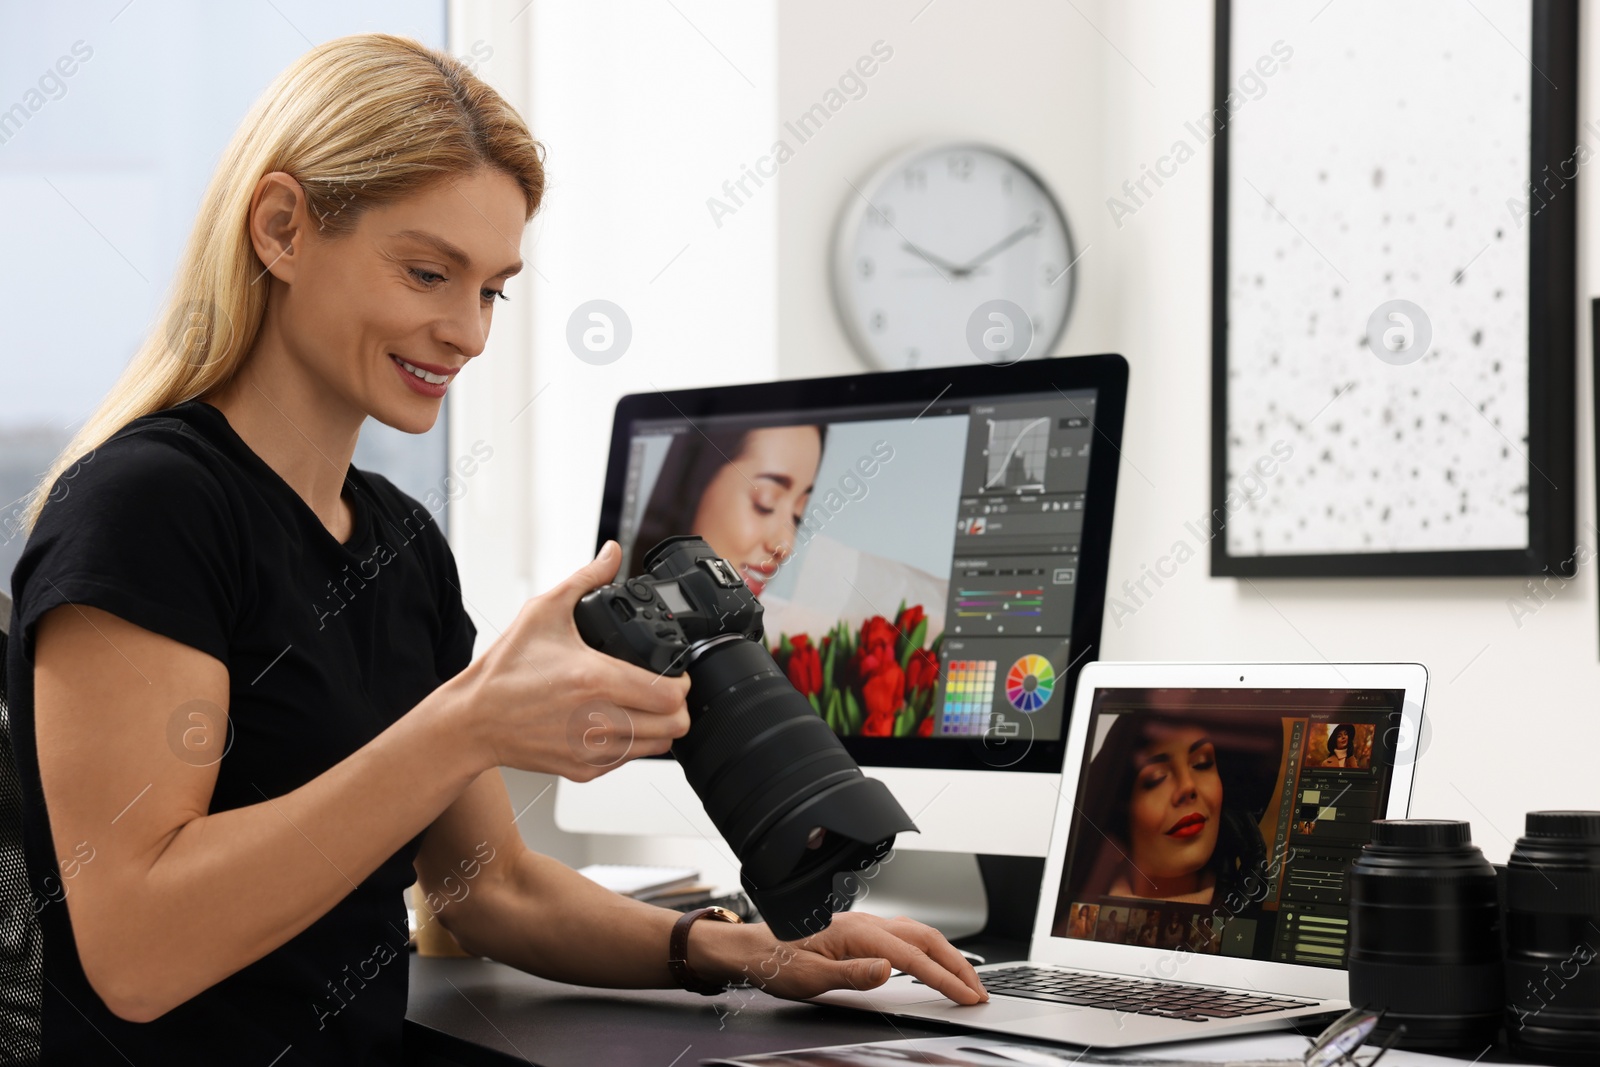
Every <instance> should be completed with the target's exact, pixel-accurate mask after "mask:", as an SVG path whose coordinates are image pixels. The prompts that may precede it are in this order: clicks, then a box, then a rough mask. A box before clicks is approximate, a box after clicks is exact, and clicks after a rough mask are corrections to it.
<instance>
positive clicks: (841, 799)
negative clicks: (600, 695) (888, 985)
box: [573, 534, 917, 941]
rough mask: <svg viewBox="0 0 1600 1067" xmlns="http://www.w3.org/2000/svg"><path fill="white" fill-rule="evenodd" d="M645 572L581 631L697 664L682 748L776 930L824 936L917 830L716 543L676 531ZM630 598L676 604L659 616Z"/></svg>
mask: <svg viewBox="0 0 1600 1067" xmlns="http://www.w3.org/2000/svg"><path fill="white" fill-rule="evenodd" d="M644 567H645V569H646V571H648V572H649V575H650V577H635V578H630V579H628V580H627V581H625V582H623V583H622V584H620V585H608V586H603V587H601V588H599V589H596V590H593V591H591V592H589V593H587V594H586V595H584V596H583V597H582V598H580V599H579V601H578V603H577V606H576V607H575V608H574V610H573V618H574V621H576V623H577V625H578V632H579V633H580V634H581V635H582V636H583V639H584V640H585V641H586V642H588V643H589V645H590V646H592V647H594V648H597V649H599V650H600V651H602V652H605V653H607V654H608V655H612V656H616V657H618V658H619V659H624V660H627V661H629V662H631V663H634V664H637V665H639V666H642V667H645V668H647V669H650V670H654V671H657V672H659V673H661V674H678V673H680V672H682V671H684V670H685V668H687V672H688V675H689V732H688V733H686V734H684V735H683V736H682V737H680V738H678V740H677V741H675V742H674V743H673V745H672V754H673V755H674V756H675V757H677V760H678V763H679V764H680V765H681V766H682V767H683V773H684V777H685V778H687V779H688V782H689V785H690V786H691V787H692V788H693V789H694V791H695V794H696V795H697V796H698V797H699V798H700V801H701V803H703V804H704V805H705V809H706V814H707V815H709V816H710V817H711V821H712V822H713V823H715V824H716V827H717V830H718V831H719V832H720V833H721V834H722V836H723V838H724V839H726V840H727V842H728V844H729V845H730V846H732V848H733V851H734V854H735V855H737V856H738V857H739V863H740V865H741V866H740V870H739V879H740V881H741V882H743V884H744V888H745V892H747V893H749V894H750V899H751V900H753V901H754V902H755V905H756V907H757V908H759V909H760V910H761V915H762V918H764V919H765V920H766V921H767V925H768V927H769V928H770V929H771V931H772V932H773V934H775V935H776V936H777V937H779V938H780V939H782V940H785V941H794V940H797V939H799V938H803V937H809V936H810V935H812V934H815V933H819V932H820V931H822V930H824V929H826V928H827V926H828V924H829V923H830V922H831V921H832V920H833V913H834V912H836V911H842V910H844V909H845V908H846V907H848V906H849V904H850V902H851V900H852V899H853V898H854V897H855V896H856V895H857V894H858V893H859V892H860V891H861V888H862V881H861V880H862V879H865V878H870V877H872V875H873V874H874V873H876V872H875V871H874V870H873V868H874V867H875V865H876V864H878V863H880V862H882V861H883V860H884V859H885V858H887V855H888V852H889V849H890V847H891V846H892V845H893V844H894V839H895V835H896V834H899V833H901V832H903V831H907V830H910V831H915V830H916V828H917V827H916V824H915V823H913V822H912V821H911V817H910V816H909V815H907V814H906V813H905V809H903V808H901V807H900V804H899V802H897V801H896V800H895V799H894V795H893V794H892V793H890V792H889V789H888V787H887V786H885V785H884V784H883V783H882V782H879V781H876V780H875V779H872V778H868V777H867V776H866V775H864V774H862V773H861V768H860V767H858V766H856V761H855V760H853V759H851V758H850V753H848V752H846V751H845V748H844V745H843V744H841V743H840V741H839V739H838V737H836V736H834V733H833V731H832V730H831V729H829V727H828V724H827V723H825V722H824V721H823V720H822V718H821V717H820V716H819V715H818V714H817V713H816V711H815V710H814V709H813V708H812V707H811V703H810V702H809V701H808V700H806V698H805V697H803V696H801V695H800V693H799V691H798V690H796V689H795V687H794V685H793V684H792V683H791V682H790V681H789V679H788V678H787V677H786V676H785V675H784V673H783V671H782V670H780V669H779V668H778V664H777V661H776V660H774V659H773V658H772V653H770V652H768V651H767V646H766V645H765V644H763V643H762V637H763V633H762V624H761V615H762V612H761V605H760V603H759V602H757V600H756V599H755V597H754V596H752V595H751V593H750V590H749V589H748V588H747V587H746V585H745V582H744V579H743V578H741V577H740V575H739V572H738V571H737V570H735V569H734V567H733V566H732V565H731V564H730V563H728V561H727V560H725V559H722V558H721V557H720V556H718V555H717V554H716V553H715V552H713V551H712V550H711V546H710V545H708V544H706V542H705V539H704V538H701V537H699V536H696V535H694V534H679V535H675V536H673V537H668V538H665V539H664V540H662V541H660V542H658V543H657V544H656V545H655V547H653V548H652V549H650V551H649V552H647V553H646V554H645V556H644ZM630 598H631V600H636V601H639V602H640V603H645V604H648V603H652V602H654V603H659V604H664V605H666V606H667V607H669V608H670V609H671V611H670V613H668V612H663V614H662V616H661V617H660V618H659V619H654V620H651V619H647V618H646V617H645V616H646V615H648V612H646V611H643V610H641V611H638V612H636V611H635V608H634V606H633V604H632V603H631V602H630ZM658 598H659V600H658ZM667 620H671V622H668V621H667Z"/></svg>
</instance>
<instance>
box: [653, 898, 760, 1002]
mask: <svg viewBox="0 0 1600 1067" xmlns="http://www.w3.org/2000/svg"><path fill="white" fill-rule="evenodd" d="M697 919H716V920H717V921H718V922H725V923H742V922H744V920H743V919H741V918H739V916H738V914H737V913H736V912H731V911H729V910H728V909H727V908H719V907H717V906H716V905H712V906H711V907H708V908H696V909H695V910H694V911H689V912H685V913H684V914H683V917H682V918H680V919H679V920H678V921H677V922H675V923H673V924H672V939H671V942H670V943H669V944H668V946H667V967H668V969H669V970H671V971H672V977H674V978H676V979H677V980H678V984H679V985H681V986H683V988H685V989H687V990H688V991H689V992H691V993H699V994H701V995H703V996H708V997H714V996H716V995H717V994H718V993H725V992H727V989H728V986H729V985H730V984H731V983H729V982H725V981H724V982H708V981H706V980H705V979H704V978H701V977H700V976H699V975H697V974H695V973H694V971H693V970H691V969H690V967H689V927H691V926H693V925H694V924H695V921H696V920H697Z"/></svg>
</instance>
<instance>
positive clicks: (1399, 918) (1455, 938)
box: [1347, 819, 1505, 1052]
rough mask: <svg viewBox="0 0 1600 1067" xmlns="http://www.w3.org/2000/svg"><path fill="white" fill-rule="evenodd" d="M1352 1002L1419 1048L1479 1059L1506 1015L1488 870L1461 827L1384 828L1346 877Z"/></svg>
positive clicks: (1412, 823)
mask: <svg viewBox="0 0 1600 1067" xmlns="http://www.w3.org/2000/svg"><path fill="white" fill-rule="evenodd" d="M1347 877H1348V887H1349V900H1350V952H1349V969H1350V1003H1351V1004H1354V1005H1356V1006H1357V1007H1365V1008H1370V1009H1372V1010H1380V1009H1381V1010H1382V1011H1383V1012H1384V1015H1383V1019H1382V1021H1381V1022H1380V1024H1379V1027H1378V1030H1377V1031H1376V1033H1378V1034H1380V1035H1383V1036H1385V1037H1387V1036H1390V1035H1392V1034H1394V1033H1395V1032H1396V1031H1397V1030H1400V1027H1401V1026H1402V1025H1403V1026H1404V1029H1403V1030H1400V1037H1399V1040H1398V1044H1399V1045H1401V1046H1402V1047H1405V1048H1417V1049H1463V1050H1467V1049H1470V1050H1471V1051H1474V1052H1477V1051H1481V1050H1482V1049H1483V1048H1484V1047H1485V1046H1487V1045H1491V1044H1493V1043H1494V1041H1495V1037H1496V1035H1497V1033H1498V1032H1499V1028H1500V1020H1501V1016H1502V1015H1503V1013H1504V988H1505V987H1504V978H1503V971H1502V968H1501V962H1500V910H1499V896H1498V889H1497V885H1496V875H1495V870H1494V867H1493V866H1492V865H1491V864H1490V863H1489V861H1488V860H1486V859H1485V858H1484V856H1483V853H1482V852H1480V851H1479V850H1478V849H1477V847H1476V846H1474V845H1473V844H1472V828H1471V826H1470V825H1469V824H1467V823H1464V822H1450V821H1433V820H1426V819H1383V820H1379V821H1377V822H1374V823H1373V824H1372V842H1371V844H1368V845H1365V846H1363V847H1362V849H1361V854H1360V855H1359V856H1357V857H1356V861H1355V862H1354V863H1353V864H1351V866H1350V870H1349V874H1348V876H1347Z"/></svg>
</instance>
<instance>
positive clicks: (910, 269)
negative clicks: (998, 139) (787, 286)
mask: <svg viewBox="0 0 1600 1067" xmlns="http://www.w3.org/2000/svg"><path fill="white" fill-rule="evenodd" d="M1075 256H1076V253H1075V252H1074V250H1073V246H1072V237H1071V234H1070V233H1069V231H1068V230H1067V224H1066V219H1065V218H1064V217H1063V216H1062V214H1061V211H1060V208H1059V207H1057V205H1056V202H1055V200H1054V198H1053V197H1051V195H1050V193H1049V191H1048V190H1046V189H1045V188H1044V186H1043V185H1042V184H1040V182H1039V180H1038V179H1037V178H1036V177H1034V175H1033V174H1032V173H1031V172H1030V171H1029V170H1028V169H1027V168H1026V167H1024V166H1022V165H1021V164H1020V163H1018V162H1017V161H1016V160H1014V159H1012V158H1011V157H1010V156H1008V155H1006V154H1004V153H1002V152H999V151H996V150H994V149H991V148H986V147H983V146H981V145H969V144H957V145H941V146H936V147H933V148H924V149H919V150H916V151H913V152H910V153H906V154H904V155H902V156H900V157H897V158H896V159H894V160H892V161H890V162H889V163H888V164H887V165H885V166H884V167H883V168H881V169H880V170H879V171H878V172H877V173H876V174H874V175H873V176H872V177H871V178H870V179H869V180H868V181H867V182H865V183H863V184H861V185H859V186H857V191H853V192H851V193H850V194H849V200H848V202H847V203H846V206H845V210H844V214H843V216H842V217H841V219H840V224H839V230H838V233H837V235H836V237H835V241H834V255H833V275H834V276H833V285H834V296H835V300H836V301H837V303H838V307H839V314H840V317H841V318H842V319H843V321H844V326H845V330H846V332H847V333H848V334H849V335H850V339H851V341H852V342H853V343H854V344H855V345H856V347H857V349H858V350H859V351H860V352H861V354H862V355H863V356H865V357H866V358H867V359H868V360H869V361H870V362H871V363H873V364H874V365H875V366H878V367H880V368H883V369H885V370H901V369H905V368H910V367H928V366H949V365H952V364H958V363H967V362H969V361H977V360H980V359H981V360H985V361H987V362H993V363H1014V362H1016V360H1018V359H1024V358H1037V357H1041V356H1047V355H1049V354H1050V353H1051V349H1052V347H1053V346H1054V344H1055V342H1056V340H1057V339H1058V338H1059V337H1060V335H1061V331H1062V328H1063V327H1065V325H1066V321H1067V315H1068V313H1069V312H1070V311H1071V307H1072V294H1073V289H1074V279H1075V276H1076V273H1077V270H1076V268H1075V267H1073V263H1074V259H1075ZM1069 267H1072V268H1073V269H1068V268H1069ZM1016 309H1020V311H1021V314H1022V315H1023V316H1025V318H1026V321H1024V322H1018V321H1014V320H1015V319H1016V318H1017V310H1016Z"/></svg>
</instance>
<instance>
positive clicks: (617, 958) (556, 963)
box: [416, 771, 988, 1004]
mask: <svg viewBox="0 0 1600 1067" xmlns="http://www.w3.org/2000/svg"><path fill="white" fill-rule="evenodd" d="M485 855H492V856H493V858H492V859H490V860H487V861H483V862H480V861H481V858H482V857H483V856H485ZM416 868H417V875H418V881H419V887H420V888H421V889H422V890H423V898H424V900H425V901H426V902H427V903H426V905H425V906H427V907H428V908H429V909H430V910H432V911H434V912H435V913H436V914H437V916H438V918H439V921H441V922H443V923H444V925H445V927H446V929H448V930H449V931H450V932H451V933H452V934H454V935H455V937H456V939H457V940H458V941H460V942H461V945H462V947H463V948H465V949H466V950H467V951H468V952H471V953H474V954H476V955H483V956H489V957H492V958H493V959H497V960H499V961H501V962H502V963H507V964H510V965H511V966H513V967H517V968H519V969H521V970H524V971H528V972H529V973H532V974H537V975H541V976H543V977H545V978H552V979H555V980H557V981H563V982H573V983H577V984H581V985H595V986H611V987H631V988H651V987H656V988H660V987H669V986H674V985H676V984H677V983H676V981H675V980H674V979H673V977H672V974H671V972H670V971H669V970H668V968H667V945H668V939H669V937H670V934H671V931H672V925H673V923H675V922H676V921H677V920H678V918H679V913H678V912H675V911H670V910H668V909H666V908H658V907H654V906H652V905H649V904H642V903H640V902H638V901H636V900H629V899H628V898H626V897H623V896H619V895H618V894H616V893H612V892H610V891H609V890H606V889H603V888H601V887H600V886H598V885H596V884H595V883H594V882H591V881H590V880H589V879H587V878H585V877H583V876H582V875H580V874H578V873H577V872H576V871H574V870H571V869H570V868H568V867H566V866H565V865H563V864H561V863H558V862H557V861H555V860H553V859H550V858H549V857H547V856H541V855H539V854H538V853H536V852H533V851H531V850H530V849H528V848H527V847H526V846H525V845H524V844H523V842H522V838H521V835H520V834H519V833H518V832H517V830H516V827H515V825H514V824H513V822H512V812H511V802H510V799H509V798H508V797H507V795H506V789H505V782H504V780H503V779H502V778H501V776H500V774H499V773H498V772H497V771H490V772H488V773H486V774H484V775H482V776H481V777H480V778H479V779H478V780H477V781H476V782H474V783H473V784H472V785H471V786H470V787H469V788H468V789H467V790H466V791H465V792H464V793H463V794H462V795H461V797H460V798H459V799H458V800H456V801H455V803H453V804H451V805H450V808H449V809H448V810H447V811H446V812H445V813H444V814H443V815H442V816H440V818H439V819H438V820H437V821H436V822H435V823H434V825H433V826H432V828H431V829H429V831H428V833H427V836H426V837H424V839H423V842H422V848H421V849H420V850H419V851H418V853H417V859H416ZM469 875H470V877H469ZM886 961H887V962H886ZM888 964H893V965H894V966H896V967H899V968H901V969H902V970H905V971H907V972H909V973H911V974H913V975H915V976H916V977H918V978H920V979H922V980H923V981H924V982H926V983H927V984H928V985H929V986H930V987H931V988H933V989H936V990H938V991H939V992H941V993H943V994H945V995H946V996H948V997H950V998H951V999H952V1000H954V1001H956V1002H958V1003H961V1004H972V1003H976V1002H977V1001H979V1000H984V999H987V998H988V994H987V993H985V992H984V991H983V986H982V984H981V983H980V982H979V980H978V975H977V972H976V971H974V970H973V968H972V965H971V964H970V963H968V962H967V961H966V959H965V958H964V957H962V956H961V954H960V953H959V952H957V951H956V950H955V948H953V947H952V946H951V945H950V944H949V943H948V942H947V941H946V940H945V939H944V937H943V936H942V935H941V934H940V933H939V932H938V931H937V930H934V929H933V928H931V927H928V926H924V925H923V924H921V923H918V922H913V921H911V920H909V919H893V920H885V919H880V918H877V917H875V916H871V915H863V914H859V913H849V914H845V915H839V916H836V917H835V919H834V922H833V925H832V926H830V927H829V928H828V929H827V930H825V931H823V932H822V933H821V934H818V935H817V936H815V937H811V938H807V939H806V940H804V941H801V942H793V943H785V942H780V941H778V940H777V939H776V938H775V937H773V936H772V934H771V933H770V932H768V930H767V927H766V926H765V925H760V924H758V925H748V926H731V925H727V924H723V923H714V922H700V923H696V924H695V926H694V928H693V929H692V931H691V934H690V937H689V965H690V967H691V968H692V969H693V970H694V971H695V973H696V974H699V975H701V976H703V977H706V978H711V979H716V980H723V979H737V980H748V981H751V982H753V983H754V984H756V985H758V986H761V987H762V988H764V989H766V990H767V991H769V992H771V993H773V994H775V995H777V996H782V997H796V998H799V997H809V996H814V995H816V994H817V993H821V992H822V991H824V990H826V989H834V988H857V989H867V988H871V987H873V986H876V985H879V984H881V983H882V982H885V981H887V980H888V978H889V966H888Z"/></svg>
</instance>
